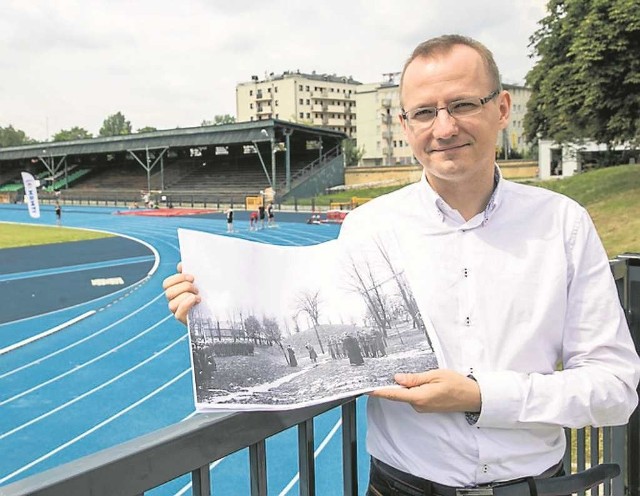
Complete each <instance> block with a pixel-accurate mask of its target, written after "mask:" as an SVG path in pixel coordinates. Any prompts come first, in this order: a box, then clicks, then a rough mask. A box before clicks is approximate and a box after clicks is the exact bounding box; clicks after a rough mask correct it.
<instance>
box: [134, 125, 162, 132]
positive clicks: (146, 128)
mask: <svg viewBox="0 0 640 496" xmlns="http://www.w3.org/2000/svg"><path fill="white" fill-rule="evenodd" d="M157 130H158V129H157V128H155V127H153V126H145V127H141V128H140V129H138V131H137V132H138V133H152V132H153V131H157Z"/></svg>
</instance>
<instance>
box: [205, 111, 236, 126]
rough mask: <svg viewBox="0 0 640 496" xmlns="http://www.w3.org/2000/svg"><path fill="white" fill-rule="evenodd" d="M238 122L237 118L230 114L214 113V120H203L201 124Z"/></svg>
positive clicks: (214, 124)
mask: <svg viewBox="0 0 640 496" xmlns="http://www.w3.org/2000/svg"><path fill="white" fill-rule="evenodd" d="M234 122H236V118H235V117H234V116H232V115H229V114H223V115H214V116H213V120H212V121H208V120H206V119H205V120H203V121H202V122H201V123H200V125H201V126H221V125H222V124H233V123H234Z"/></svg>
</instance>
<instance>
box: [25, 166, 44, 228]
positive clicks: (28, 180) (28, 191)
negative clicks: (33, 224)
mask: <svg viewBox="0 0 640 496" xmlns="http://www.w3.org/2000/svg"><path fill="white" fill-rule="evenodd" d="M22 183H23V184H24V198H25V201H26V202H27V206H28V207H29V215H30V216H31V217H33V218H34V219H38V218H39V217H40V203H39V202H38V190H37V189H36V188H37V187H38V186H39V184H40V181H36V180H35V179H34V177H33V176H32V175H31V174H29V173H28V172H23V173H22Z"/></svg>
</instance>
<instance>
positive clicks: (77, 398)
mask: <svg viewBox="0 0 640 496" xmlns="http://www.w3.org/2000/svg"><path fill="white" fill-rule="evenodd" d="M186 338H187V337H186V336H182V337H181V338H179V339H177V340H175V341H174V342H173V343H171V344H170V345H168V346H165V347H164V348H162V349H161V350H160V351H158V352H154V354H153V355H151V356H150V357H149V358H146V359H145V360H143V361H142V362H139V363H137V364H136V365H134V366H133V367H131V368H129V369H127V370H125V371H124V372H121V373H120V374H118V375H116V376H115V377H112V378H111V379H109V380H108V381H107V382H103V383H102V384H100V385H99V386H96V387H94V388H93V389H90V390H89V391H86V392H84V393H82V394H81V395H80V396H76V397H75V398H73V399H72V400H69V401H67V402H66V403H63V404H62V405H60V406H57V407H56V408H54V409H53V410H49V411H48V412H46V413H43V414H42V415H40V416H38V417H36V418H33V419H31V420H29V421H28V422H25V423H24V424H21V425H19V426H18V427H14V428H13V429H11V430H10V431H7V432H5V433H3V434H0V440H2V439H4V438H5V437H9V436H11V435H12V434H15V433H16V432H19V431H21V430H22V429H24V428H26V427H29V426H30V425H33V424H35V423H37V422H40V421H41V420H43V419H45V418H47V417H49V416H51V415H53V414H54V413H58V412H59V411H61V410H64V409H65V408H67V407H68V406H71V405H73V404H74V403H77V402H78V401H80V400H81V399H84V398H86V397H88V396H91V395H92V394H93V393H96V392H98V391H100V390H101V389H104V388H105V387H107V386H109V385H111V384H113V383H114V382H116V381H118V380H120V379H122V378H123V377H125V376H127V375H129V374H130V373H131V372H134V371H135V370H137V369H139V368H140V367H142V366H143V365H146V364H147V363H149V362H151V361H152V360H155V359H156V358H158V357H160V356H161V355H162V354H163V353H166V352H167V351H169V350H170V349H171V348H173V347H174V346H176V345H177V344H178V343H180V342H181V341H184V340H185V339H186Z"/></svg>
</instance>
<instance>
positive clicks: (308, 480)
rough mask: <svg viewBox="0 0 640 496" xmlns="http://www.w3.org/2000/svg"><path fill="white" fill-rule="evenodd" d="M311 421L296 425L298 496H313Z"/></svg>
mask: <svg viewBox="0 0 640 496" xmlns="http://www.w3.org/2000/svg"><path fill="white" fill-rule="evenodd" d="M313 445H314V435H313V419H308V420H305V421H304V422H301V423H300V424H298V467H299V471H300V496H315V494H316V469H315V462H314V457H313Z"/></svg>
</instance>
